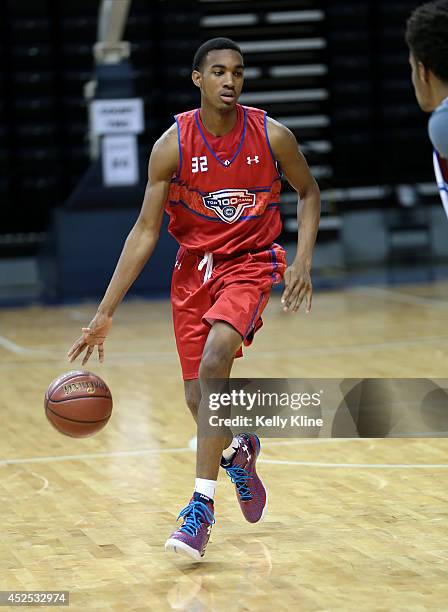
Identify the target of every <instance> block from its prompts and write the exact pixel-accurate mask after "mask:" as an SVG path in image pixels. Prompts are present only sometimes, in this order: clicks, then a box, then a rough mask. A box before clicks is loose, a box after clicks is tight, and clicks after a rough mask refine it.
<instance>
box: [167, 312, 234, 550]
mask: <svg viewBox="0 0 448 612" xmlns="http://www.w3.org/2000/svg"><path fill="white" fill-rule="evenodd" d="M241 341H242V338H241V335H240V334H238V332H236V331H235V330H234V329H233V328H232V327H231V326H230V325H228V324H227V323H223V322H221V321H216V322H215V323H214V324H213V326H212V328H211V330H210V333H209V335H208V338H207V342H206V344H205V347H204V351H203V356H202V360H201V365H200V368H199V385H200V389H199V391H200V392H201V399H200V401H199V409H198V414H197V421H198V448H197V453H196V458H197V459H196V466H197V467H196V481H195V490H194V493H193V497H192V498H191V500H190V503H189V504H188V505H187V506H186V507H185V508H184V509H183V510H182V511H181V512H180V514H179V517H180V518H183V523H182V525H181V527H180V528H179V529H177V530H176V531H175V532H174V533H173V534H171V536H170V537H169V538H168V540H167V541H166V544H165V550H168V551H173V552H176V553H183V554H185V555H187V556H189V557H191V558H193V559H195V560H196V561H200V560H201V558H202V557H203V556H204V553H205V548H206V546H207V543H208V540H209V538H210V532H211V528H212V525H213V523H214V522H215V519H214V514H213V513H214V494H215V487H216V480H217V476H218V470H219V464H220V460H221V456H222V450H223V448H224V447H225V446H228V444H229V443H230V441H231V439H232V436H231V435H229V436H228V437H227V438H226V436H225V435H221V434H217V435H216V436H211V435H208V434H210V431H209V430H208V431H205V419H206V418H207V411H208V405H207V393H206V392H205V391H206V389H205V385H206V382H205V381H206V380H208V379H217V378H219V379H228V377H229V374H230V370H231V367H232V364H233V360H234V357H235V353H236V351H237V349H238V348H239V346H240V345H241ZM185 386H186V392H189V393H191V395H190V396H189V398H188V399H187V403H189V405H192V406H190V409H191V407H192V408H193V409H194V407H195V406H194V403H195V401H196V400H197V398H198V394H197V393H198V389H197V386H196V385H195V383H194V382H192V381H189V382H188V384H186V385H185ZM192 412H193V410H192ZM202 416H203V417H204V418H201V417H202Z"/></svg>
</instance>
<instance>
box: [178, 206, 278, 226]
mask: <svg viewBox="0 0 448 612" xmlns="http://www.w3.org/2000/svg"><path fill="white" fill-rule="evenodd" d="M168 204H169V205H170V206H177V205H178V204H180V205H181V206H183V207H184V208H186V209H187V210H189V211H190V212H191V213H193V214H194V215H197V216H198V217H202V218H204V219H207V220H208V221H213V222H215V223H216V222H218V223H225V224H226V225H229V223H226V222H225V221H222V219H219V218H216V219H215V218H213V217H209V216H208V215H203V214H202V213H200V212H197V210H193V209H192V208H190V207H189V206H188V204H187V203H186V202H184V201H183V200H169V201H168ZM277 206H280V202H273V203H271V204H268V205H267V206H266V210H268V209H269V208H276V207H277ZM263 214H264V213H263ZM262 216H263V215H247V216H246V217H240V218H239V219H238V220H237V221H235V223H238V222H239V221H246V220H247V219H259V218H260V217H262Z"/></svg>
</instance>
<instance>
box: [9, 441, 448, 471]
mask: <svg viewBox="0 0 448 612" xmlns="http://www.w3.org/2000/svg"><path fill="white" fill-rule="evenodd" d="M361 439H362V438H319V439H316V440H291V441H289V440H285V441H283V440H281V441H273V442H272V443H271V445H274V444H278V445H281V444H282V442H285V443H289V442H290V443H295V444H302V443H311V442H314V443H328V442H351V441H353V440H356V441H359V440H361ZM369 441H370V439H369ZM184 452H189V453H191V452H193V449H191V448H189V447H182V448H150V449H144V450H135V451H115V452H104V453H84V454H79V455H55V456H49V457H29V458H23V459H3V460H1V461H0V466H7V465H18V464H24V463H52V462H59V461H79V460H86V459H87V460H88V459H104V458H112V457H139V456H143V455H157V454H169V453H184ZM259 461H260V462H261V463H266V464H270V465H290V466H293V465H296V466H301V467H323V468H358V469H400V468H405V469H413V468H414V469H432V468H435V469H437V468H439V469H440V468H442V469H443V468H448V463H428V464H425V463H324V462H315V461H294V460H283V459H259Z"/></svg>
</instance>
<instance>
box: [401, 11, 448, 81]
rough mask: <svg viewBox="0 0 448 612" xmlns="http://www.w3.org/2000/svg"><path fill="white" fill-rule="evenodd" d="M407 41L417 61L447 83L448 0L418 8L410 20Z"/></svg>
mask: <svg viewBox="0 0 448 612" xmlns="http://www.w3.org/2000/svg"><path fill="white" fill-rule="evenodd" d="M406 42H407V44H408V46H409V49H410V51H411V53H412V55H413V56H414V57H415V59H416V60H417V61H418V62H421V63H422V64H423V65H424V66H425V68H427V69H428V70H431V72H433V73H434V75H435V76H436V77H438V78H439V79H440V80H441V81H444V82H447V83H448V0H436V2H428V3H427V4H422V5H421V6H419V7H417V8H416V9H415V10H414V12H413V13H412V14H411V16H410V17H409V19H408V21H407V27H406Z"/></svg>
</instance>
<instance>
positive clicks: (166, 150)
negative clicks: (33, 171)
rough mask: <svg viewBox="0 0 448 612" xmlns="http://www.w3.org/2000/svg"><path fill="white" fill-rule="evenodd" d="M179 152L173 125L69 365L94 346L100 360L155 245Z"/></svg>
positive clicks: (156, 152)
mask: <svg viewBox="0 0 448 612" xmlns="http://www.w3.org/2000/svg"><path fill="white" fill-rule="evenodd" d="M178 161H179V149H178V141H177V126H176V125H173V126H172V127H171V128H170V129H169V130H167V131H166V132H165V133H164V134H163V135H162V136H161V138H160V139H159V140H158V141H157V142H156V143H155V145H154V147H153V150H152V152H151V156H150V159H149V165H148V183H147V185H146V190H145V196H144V199H143V204H142V208H141V211H140V214H139V216H138V219H137V221H136V223H135V225H134V227H133V228H132V229H131V231H130V232H129V235H128V237H127V239H126V242H125V244H124V247H123V250H122V252H121V255H120V258H119V260H118V263H117V266H116V268H115V271H114V273H113V276H112V279H111V281H110V283H109V286H108V288H107V290H106V293H105V294H104V297H103V299H102V301H101V303H100V305H99V307H98V311H97V313H96V315H95V317H94V318H93V319H92V321H91V322H90V324H89V326H88V327H83V328H82V336H81V337H80V338H78V340H77V341H76V342H75V343H74V344H73V346H72V347H71V349H70V350H69V352H68V358H69V361H73V360H74V359H76V357H78V355H79V354H80V353H82V352H83V351H84V350H85V349H87V351H86V354H85V356H84V359H83V362H82V365H84V364H85V363H86V362H87V361H88V359H89V357H90V355H91V354H92V352H93V349H94V346H95V345H97V346H98V355H99V358H100V361H103V359H104V347H103V343H104V340H105V339H106V336H107V333H108V331H109V329H110V326H111V325H112V316H113V314H114V312H115V310H116V308H117V306H118V305H119V304H120V302H121V301H122V299H123V298H124V296H125V295H126V293H127V291H128V290H129V288H130V287H131V285H132V284H133V282H134V281H135V279H136V278H137V277H138V275H139V274H140V272H141V271H142V269H143V267H144V265H145V264H146V262H147V261H148V259H149V258H150V257H151V254H152V252H153V250H154V248H155V246H156V244H157V241H158V238H159V232H160V226H161V224H162V218H163V210H164V203H165V200H166V197H167V195H168V189H169V186H170V181H171V178H172V175H173V173H174V172H175V171H176V169H177V165H178Z"/></svg>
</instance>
